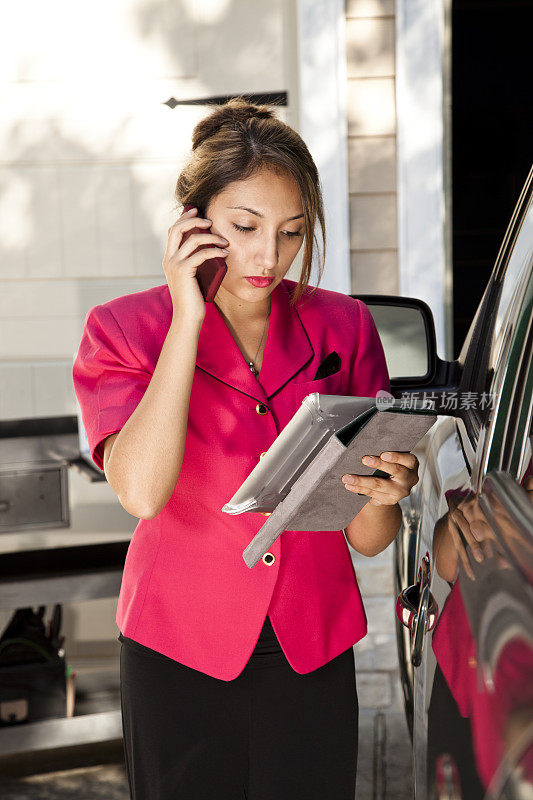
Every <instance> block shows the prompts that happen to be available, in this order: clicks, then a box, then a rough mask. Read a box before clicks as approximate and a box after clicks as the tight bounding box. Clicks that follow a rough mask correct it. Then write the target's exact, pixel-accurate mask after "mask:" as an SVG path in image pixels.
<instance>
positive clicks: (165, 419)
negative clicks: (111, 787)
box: [73, 98, 418, 800]
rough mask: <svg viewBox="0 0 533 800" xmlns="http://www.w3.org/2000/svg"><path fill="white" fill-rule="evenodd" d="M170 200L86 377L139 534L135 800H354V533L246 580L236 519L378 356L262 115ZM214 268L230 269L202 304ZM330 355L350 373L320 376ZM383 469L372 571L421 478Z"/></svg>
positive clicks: (85, 359) (239, 103)
mask: <svg viewBox="0 0 533 800" xmlns="http://www.w3.org/2000/svg"><path fill="white" fill-rule="evenodd" d="M176 200H177V201H178V203H179V204H180V205H181V204H183V205H185V204H187V203H192V204H193V205H194V206H195V208H194V209H192V210H191V211H190V212H188V213H185V214H182V215H181V217H180V218H179V219H178V220H177V222H176V223H175V224H174V225H172V227H171V228H170V229H169V231H168V242H167V247H166V252H165V255H164V258H163V269H164V272H165V276H166V280H167V282H166V283H165V284H163V285H162V286H158V287H155V288H153V289H148V290H146V291H141V292H137V293H133V294H129V295H126V296H124V297H118V298H115V299H114V300H111V301H109V302H107V303H103V304H102V305H98V306H95V307H94V308H92V309H91V310H90V311H89V312H88V314H87V317H86V320H85V330H84V333H83V338H82V341H81V344H80V348H79V351H78V355H77V358H76V361H75V364H74V370H73V378H74V384H75V389H76V394H77V397H78V400H79V402H80V407H81V410H82V417H83V423H84V427H85V429H86V432H87V437H88V441H89V445H90V448H91V453H92V456H93V459H94V461H95V463H96V464H97V465H98V466H99V467H100V468H103V469H104V471H105V474H106V477H107V480H108V481H109V483H110V485H111V487H112V488H113V490H114V491H115V492H116V494H117V496H118V498H119V500H120V502H121V504H122V505H123V507H124V508H125V509H126V510H127V511H128V512H129V513H130V514H133V515H134V516H136V517H139V523H138V525H137V528H136V529H135V532H134V534H133V537H132V540H131V543H130V545H129V548H128V553H127V557H126V561H125V566H124V573H123V578H122V585H121V590H120V596H119V600H118V607H117V617H116V621H117V625H118V627H119V629H120V636H119V639H120V641H121V642H122V648H121V702H122V715H123V729H124V744H125V755H126V764H127V770H128V778H129V783H130V791H131V795H132V797H133V798H135V800H146V799H148V798H149V800H156V799H157V800H174V798H178V797H179V798H180V800H193V798H194V800H199V799H200V798H201V799H202V800H210V798H213V800H214V798H216V799H217V800H223V799H224V798H228V799H229V798H231V800H235V798H240V797H244V798H249V800H284V798H287V799H288V798H290V800H297V799H298V798H301V800H313V798H317V800H318V798H320V799H321V800H323V798H325V797H327V798H328V800H353V797H354V792H355V771H356V761H357V718H358V707H357V695H356V687H355V674H354V657H353V648H352V645H353V644H354V643H355V642H356V641H358V640H359V639H360V638H361V637H363V636H364V635H365V633H366V619H365V614H364V610H363V606H362V602H361V597H360V594H359V590H358V587H357V581H356V578H355V573H354V570H353V566H352V561H351V557H350V553H349V549H348V546H347V543H346V539H345V537H344V533H343V531H314V532H305V531H284V532H283V533H282V535H281V536H280V537H279V538H278V540H277V541H276V543H275V544H274V545H273V546H272V548H271V551H270V552H269V553H267V554H265V556H264V557H263V559H262V560H261V561H259V562H258V563H257V564H256V565H255V567H253V568H252V569H249V568H248V567H247V566H246V565H245V563H244V560H243V558H242V552H243V550H244V549H245V547H246V546H247V544H249V542H250V541H251V540H252V538H253V537H254V536H255V534H256V533H257V531H258V530H259V529H260V528H261V526H262V524H263V523H264V516H263V515H262V514H260V513H247V514H241V515H237V516H232V515H228V514H224V513H222V512H221V508H222V506H223V505H224V504H225V503H226V502H227V501H228V500H229V499H230V498H231V497H232V495H233V494H234V493H235V491H236V490H237V488H238V487H239V486H240V484H241V483H242V482H243V480H244V479H245V478H246V477H247V475H248V474H249V473H250V471H251V470H252V469H253V467H254V466H255V465H256V464H257V463H258V461H259V459H260V458H261V456H262V455H263V453H264V452H265V451H266V450H267V449H268V447H269V446H270V445H271V444H272V442H273V441H274V440H275V439H276V437H277V435H278V434H279V433H280V431H281V430H282V429H283V427H284V426H285V425H286V424H287V422H288V421H289V420H290V419H291V417H292V416H293V415H294V413H295V412H296V411H297V410H298V407H299V405H300V403H301V401H302V400H303V398H304V397H305V396H306V395H307V394H309V393H310V392H313V391H318V392H321V393H324V394H339V395H342V394H345V395H362V396H369V397H374V396H376V393H377V392H378V390H380V389H385V390H387V391H388V390H389V389H390V385H389V378H388V373H387V368H386V363H385V357H384V354H383V348H382V346H381V342H380V340H379V336H378V334H377V330H376V328H375V325H374V322H373V320H372V317H371V315H370V312H369V311H368V308H367V307H366V306H365V305H364V304H363V303H362V302H360V301H357V300H354V299H353V298H351V297H349V296H347V295H343V294H341V293H338V292H332V291H327V290H324V289H318V288H316V287H315V288H314V289H313V291H311V292H309V291H308V285H307V282H308V279H309V276H310V272H311V259H312V252H313V241H314V238H313V237H314V228H315V222H316V218H317V217H318V219H319V220H320V224H321V228H322V235H323V241H324V249H325V234H324V213H323V205H322V197H321V192H320V184H319V176H318V172H317V169H316V166H315V164H314V162H313V159H312V158H311V155H310V154H309V151H308V149H307V147H306V145H305V143H304V142H303V141H302V139H301V137H300V136H299V135H298V134H297V133H296V131H294V130H292V129H291V128H290V127H289V126H287V125H286V124H284V123H283V122H281V121H280V120H278V119H277V118H276V117H275V116H274V115H273V113H272V112H271V111H270V110H268V108H266V107H263V106H254V105H252V104H250V103H247V102H246V101H243V100H242V99H240V98H234V99H232V100H231V101H230V102H229V103H227V104H225V105H222V106H219V107H217V108H216V109H215V110H214V111H212V113H211V114H210V115H209V116H207V117H206V118H205V119H203V120H201V121H200V122H199V123H198V124H197V125H196V127H195V129H194V133H193V148H192V157H191V160H190V162H189V163H188V164H187V166H186V167H185V169H184V170H183V171H182V173H181V175H180V176H179V179H178V182H177V186H176ZM198 209H201V210H202V212H203V213H204V214H205V217H203V215H202V214H198ZM209 226H211V232H210V233H207V232H204V231H203V230H201V231H200V232H199V233H197V234H191V235H190V236H189V237H188V238H186V240H185V241H183V238H182V237H183V234H184V233H185V232H186V231H190V230H191V229H192V228H193V227H198V228H200V229H202V228H209ZM203 243H210V244H211V245H213V247H209V248H202V249H201V250H199V251H198V252H196V253H194V251H195V250H196V248H197V247H198V245H200V244H203ZM302 244H304V252H303V264H302V271H301V277H300V281H299V282H298V284H296V282H295V281H291V280H288V279H286V278H285V277H284V276H285V274H286V273H287V271H288V269H289V267H290V266H291V264H292V262H293V261H294V259H295V257H296V255H297V253H298V251H299V250H300V248H301V246H302ZM214 254H217V255H222V256H223V257H227V261H226V263H227V267H228V269H227V273H226V275H225V277H224V280H223V282H222V284H221V286H220V288H219V290H218V292H217V294H216V297H215V300H214V302H209V303H205V302H204V300H203V297H202V294H201V292H200V289H199V286H198V283H197V281H196V278H195V275H196V270H197V268H198V266H199V265H200V264H201V263H202V262H203V261H204V260H205V259H206V258H209V257H212V256H213V255H214ZM254 276H255V277H259V278H270V279H271V281H270V282H269V283H268V285H260V284H262V283H265V282H263V281H260V280H259V281H258V280H250V279H251V278H254ZM304 294H305V297H304V296H303V295H304ZM333 350H335V351H336V353H338V355H339V356H340V359H341V367H340V369H338V370H337V371H336V372H333V374H329V375H326V376H325V377H319V378H316V377H315V376H316V372H317V369H318V366H319V364H320V363H321V362H322V361H323V360H324V358H325V357H326V356H327V355H328V354H329V353H331V352H332V351H333ZM369 455H371V454H369ZM381 455H382V457H383V460H380V459H376V463H375V465H376V467H379V468H381V469H386V471H387V472H389V473H390V474H391V479H390V480H382V479H379V478H372V477H362V478H358V482H357V486H354V485H349V484H348V483H346V489H347V491H354V490H357V491H358V492H361V493H364V494H366V495H367V497H368V498H369V502H368V503H367V504H366V505H365V507H364V508H363V509H362V510H361V511H360V512H359V514H358V515H357V517H356V518H355V519H354V520H353V521H352V522H351V523H350V525H349V526H348V528H347V529H346V536H347V538H348V541H349V542H350V543H351V545H352V546H353V547H355V548H356V549H357V550H358V551H359V552H361V553H364V554H365V555H374V554H377V553H379V552H380V551H381V550H383V549H384V548H385V547H387V545H388V544H390V542H391V541H392V540H393V538H394V536H395V535H396V533H397V531H398V529H399V526H400V521H401V511H400V507H399V506H398V500H399V499H400V498H402V497H406V496H407V495H408V494H409V491H410V489H411V487H412V486H413V485H414V484H415V483H416V482H417V480H418V477H417V462H416V458H415V457H414V456H412V455H411V454H403V453H398V452H394V453H392V454H391V455H390V460H388V461H385V460H384V459H386V456H385V455H384V454H381ZM344 477H345V478H346V479H349V478H350V477H351V476H344Z"/></svg>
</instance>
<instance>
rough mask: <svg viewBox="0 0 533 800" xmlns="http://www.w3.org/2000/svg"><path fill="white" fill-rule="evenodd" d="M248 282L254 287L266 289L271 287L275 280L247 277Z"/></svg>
mask: <svg viewBox="0 0 533 800" xmlns="http://www.w3.org/2000/svg"><path fill="white" fill-rule="evenodd" d="M246 280H247V281H249V282H250V283H251V284H252V286H257V287H258V288H264V287H265V286H270V284H271V283H272V281H273V280H274V278H259V277H249V278H248V277H247V278H246Z"/></svg>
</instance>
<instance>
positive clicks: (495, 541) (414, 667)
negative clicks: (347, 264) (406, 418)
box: [367, 168, 533, 800]
mask: <svg viewBox="0 0 533 800" xmlns="http://www.w3.org/2000/svg"><path fill="white" fill-rule="evenodd" d="M456 290H460V287H458V289H456ZM367 302H369V306H370V308H371V310H372V313H373V314H374V317H375V319H376V321H377V324H378V328H380V325H381V326H382V328H381V329H380V333H382V331H383V320H384V319H385V318H386V314H387V306H388V307H389V309H390V307H391V306H394V307H395V308H394V309H392V310H391V313H392V316H393V317H394V315H396V317H395V318H396V319H397V318H398V316H397V315H398V313H399V310H400V308H402V307H403V308H404V309H405V310H406V313H407V310H408V308H407V307H409V306H410V304H411V311H412V308H413V302H415V304H416V301H413V299H412V298H406V299H403V298H396V299H395V301H393V299H392V298H381V299H380V298H379V297H378V296H372V297H368V299H367ZM418 308H419V313H420V315H421V318H423V320H424V326H425V329H426V342H425V345H426V354H425V355H426V362H427V372H426V374H425V375H424V376H419V377H418V378H415V377H414V376H411V377H404V378H401V377H395V376H394V373H392V374H391V390H392V392H393V394H394V395H395V396H397V397H399V396H402V395H403V394H405V397H406V398H409V399H410V402H412V403H413V404H416V403H418V404H419V407H420V406H422V405H425V406H426V407H430V408H434V409H435V411H436V412H437V415H438V416H437V421H436V422H435V424H434V425H433V426H432V428H431V429H430V430H429V431H428V432H427V434H426V435H425V436H424V437H423V439H422V440H421V441H420V442H419V444H418V445H417V447H416V448H415V449H414V450H413V451H412V452H413V453H414V454H415V455H416V456H417V458H418V460H419V481H418V483H417V484H416V485H415V486H414V487H413V489H412V490H411V493H410V495H409V496H408V497H406V498H404V499H403V500H402V501H401V502H400V505H401V507H402V512H403V522H402V527H401V530H400V533H399V535H398V537H397V540H396V543H395V583H396V588H397V593H398V595H399V596H398V604H397V616H398V621H397V626H398V628H397V639H398V652H399V658H400V671H401V675H402V684H403V692H404V699H405V708H406V713H407V718H408V723H409V727H410V730H411V732H412V752H413V783H414V796H415V797H416V800H428V799H431V800H436V799H437V798H438V800H444V798H447V800H452V798H453V799H454V800H459V798H463V800H477V799H478V798H484V797H487V798H489V797H493V798H504V797H505V798H520V800H525V799H526V798H531V797H533V479H530V476H531V475H532V472H533V470H532V433H533V431H532V411H533V406H532V397H533V391H532V388H533V358H532V354H533V168H532V170H531V171H530V174H529V176H528V179H527V181H526V183H525V185H524V188H523V190H522V192H521V195H520V198H519V200H518V203H517V206H516V209H515V212H514V214H513V217H512V219H511V222H510V224H509V226H508V229H507V232H506V235H505V239H504V241H503V243H502V245H501V248H500V251H499V254H498V258H497V261H496V264H495V267H494V270H493V272H492V275H491V277H490V280H489V282H488V285H487V287H486V290H485V292H484V294H483V297H482V299H481V302H480V304H479V307H478V309H477V312H476V315H475V318H474V320H473V322H472V324H471V326H470V330H469V332H468V335H467V337H466V340H465V342H464V345H463V347H462V349H461V352H460V355H459V357H458V358H457V360H455V361H453V362H446V361H442V360H441V359H439V358H438V357H437V355H436V350H435V337H434V331H433V319H432V315H431V312H430V310H429V309H428V307H427V306H425V304H423V303H421V302H419V303H418ZM375 312H376V313H375ZM383 332H384V334H385V335H384V338H385V340H386V339H387V332H386V331H383ZM389 334H390V331H389ZM386 352H387V348H386ZM387 355H388V354H387ZM528 488H529V491H528ZM476 556H477V557H476ZM402 623H403V625H402Z"/></svg>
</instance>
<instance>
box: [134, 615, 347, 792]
mask: <svg viewBox="0 0 533 800" xmlns="http://www.w3.org/2000/svg"><path fill="white" fill-rule="evenodd" d="M119 640H120V641H121V642H122V647H121V653H120V685H121V707H122V725H123V733H124V751H125V760H126V768H127V773H128V780H129V785H130V794H131V797H132V799H133V800H241V798H242V800H354V797H355V776H356V767H357V742H358V710H359V709H358V702H357V691H356V684H355V669H354V655H353V648H351V647H350V648H349V649H348V650H346V651H345V652H344V653H341V654H340V655H339V656H337V657H336V658H334V659H332V660H331V661H329V662H328V663H327V664H324V665H323V666H322V667H319V668H318V669H316V670H314V671H313V672H309V673H307V674H305V675H300V674H299V673H297V672H295V671H294V670H293V669H292V667H291V666H290V664H289V662H288V661H287V659H286V657H285V655H284V653H283V651H282V650H281V647H280V646H279V642H278V640H277V638H276V635H275V633H274V630H273V628H272V625H271V623H270V619H269V617H268V616H267V618H266V620H265V624H264V626H263V629H262V631H261V635H260V638H259V640H258V642H257V645H256V648H255V649H254V652H253V654H252V656H251V657H250V660H249V661H248V663H247V665H246V667H245V668H244V670H243V672H241V674H240V675H238V676H237V678H235V679H234V680H232V681H223V680H219V679H218V678H213V677H211V676H210V675H206V674H205V673H203V672H199V671H198V670H194V669H191V668H190V667H186V666H184V665H183V664H180V663H178V662H177V661H173V660H172V659H170V658H167V657H166V656H163V655H161V654H160V653H156V652H155V651H153V650H151V649H149V648H147V647H144V646H143V645H140V644H138V643H137V642H133V641H132V640H131V639H127V638H126V637H123V636H122V634H120V635H119Z"/></svg>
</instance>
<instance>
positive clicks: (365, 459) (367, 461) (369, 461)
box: [363, 456, 376, 465]
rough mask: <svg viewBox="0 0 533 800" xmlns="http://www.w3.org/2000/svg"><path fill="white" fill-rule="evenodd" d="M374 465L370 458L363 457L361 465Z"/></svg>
mask: <svg viewBox="0 0 533 800" xmlns="http://www.w3.org/2000/svg"><path fill="white" fill-rule="evenodd" d="M375 463H376V462H375V460H374V459H373V458H372V457H371V456H365V457H364V458H363V464H369V465H372V464H375Z"/></svg>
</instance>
